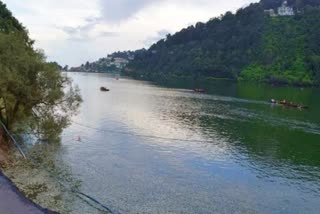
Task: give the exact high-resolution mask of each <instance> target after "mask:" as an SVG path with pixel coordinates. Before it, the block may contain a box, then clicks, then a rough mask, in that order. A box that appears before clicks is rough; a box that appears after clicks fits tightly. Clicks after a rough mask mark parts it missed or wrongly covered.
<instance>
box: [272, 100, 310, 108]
mask: <svg viewBox="0 0 320 214" xmlns="http://www.w3.org/2000/svg"><path fill="white" fill-rule="evenodd" d="M270 103H272V104H278V105H282V106H284V107H289V108H298V109H308V108H309V107H308V106H305V105H301V104H296V103H293V102H288V101H286V100H282V101H277V100H275V99H271V100H270Z"/></svg>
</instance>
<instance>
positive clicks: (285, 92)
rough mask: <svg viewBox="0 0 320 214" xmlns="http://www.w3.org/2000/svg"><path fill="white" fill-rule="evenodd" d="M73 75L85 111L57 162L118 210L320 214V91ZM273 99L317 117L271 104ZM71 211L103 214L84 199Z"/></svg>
mask: <svg viewBox="0 0 320 214" xmlns="http://www.w3.org/2000/svg"><path fill="white" fill-rule="evenodd" d="M68 75H70V76H71V77H72V78H73V79H74V82H75V83H76V84H78V85H79V86H80V89H81V93H82V97H83V100H84V103H83V104H82V107H81V111H80V114H79V115H78V116H77V117H75V118H73V124H72V125H71V126H70V127H69V128H68V129H66V130H65V131H64V133H63V135H62V143H61V145H60V146H59V148H58V149H56V150H54V152H53V154H54V156H53V157H52V158H50V159H51V160H52V161H53V162H54V165H55V166H60V167H58V168H59V170H62V172H63V173H62V175H63V177H65V178H66V179H67V181H69V183H71V184H72V185H75V186H77V188H79V189H80V190H81V191H83V192H86V193H88V194H90V195H92V196H95V197H96V198H97V199H99V200H100V201H102V202H103V203H104V204H106V205H108V206H109V207H110V208H112V209H113V210H116V211H119V212H121V213H318V210H319V209H320V145H319V142H320V108H319V106H320V100H319V94H320V92H319V90H316V89H297V88H273V87H269V86H257V85H251V84H247V83H239V84H235V83H233V82H230V81H213V80H211V81H202V82H201V81H199V82H197V83H193V82H191V81H188V80H186V79H185V80H167V81H166V82H165V83H166V84H162V83H160V84H151V83H148V82H141V81H135V80H129V79H121V80H119V81H117V80H116V79H114V78H110V77H108V76H107V75H105V74H77V73H72V74H68ZM101 86H106V87H108V88H110V89H111V91H110V92H108V93H103V92H100V90H99V88H100V87H101ZM195 86H197V87H201V88H205V89H206V91H207V92H208V94H197V93H194V92H193V91H192V89H193V88H194V87H195ZM271 98H274V99H284V98H286V99H288V100H292V101H294V102H301V103H304V104H306V105H308V106H310V109H309V110H307V111H299V110H296V109H285V108H282V107H276V106H271V105H270V104H269V103H268V102H267V101H268V100H269V99H271ZM179 139H181V140H179ZM40 150H45V151H46V149H40ZM48 164H49V163H48ZM63 169H64V170H63ZM68 179H70V180H68ZM77 181H81V183H78V182H77ZM66 204H67V205H68V208H69V210H71V211H72V212H71V213H95V212H97V213H99V212H98V211H96V210H92V209H91V210H88V209H89V208H88V207H87V205H86V204H84V203H82V202H81V201H78V200H69V202H67V203H66Z"/></svg>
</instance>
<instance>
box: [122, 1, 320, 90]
mask: <svg viewBox="0 0 320 214" xmlns="http://www.w3.org/2000/svg"><path fill="white" fill-rule="evenodd" d="M283 4H284V1H282V0H262V1H261V2H260V3H255V4H251V5H250V6H248V7H246V8H242V9H239V10H238V11H237V12H236V13H235V14H233V13H231V12H227V13H225V14H224V15H221V16H220V17H217V18H213V19H211V20H209V21H208V22H207V23H201V22H199V23H197V24H196V25H194V26H189V27H188V28H185V29H182V30H181V31H180V32H177V33H175V34H173V35H170V34H169V35H167V37H166V38H165V39H162V40H160V41H158V42H157V43H155V44H153V45H152V46H151V47H150V48H149V49H148V50H145V51H139V52H138V53H135V59H134V60H132V61H131V62H129V64H128V66H127V69H126V71H125V73H126V74H127V75H130V76H133V77H136V78H141V77H143V78H145V79H150V80H155V79H158V78H159V77H165V76H168V75H169V76H177V77H179V76H191V77H194V78H200V77H214V78H228V79H234V80H238V79H241V80H251V81H261V82H269V83H279V84H295V85H314V84H319V83H320V21H319V20H320V7H319V6H320V0H288V2H287V4H285V8H284V9H285V10H286V9H287V8H289V9H292V10H293V12H294V15H293V16H281V15H279V14H277V13H278V12H277V11H278V8H279V7H281V5H283ZM270 9H273V10H272V11H274V14H273V13H271V12H270ZM288 11H289V10H288Z"/></svg>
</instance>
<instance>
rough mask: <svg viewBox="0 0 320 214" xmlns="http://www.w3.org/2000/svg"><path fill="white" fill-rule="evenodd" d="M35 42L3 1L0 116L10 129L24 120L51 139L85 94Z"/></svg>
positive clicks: (27, 126)
mask: <svg viewBox="0 0 320 214" xmlns="http://www.w3.org/2000/svg"><path fill="white" fill-rule="evenodd" d="M33 43H34V42H33V41H32V40H31V39H30V38H29V36H28V32H27V30H26V29H25V28H24V27H23V26H22V25H21V24H20V23H19V21H18V20H17V19H15V18H14V17H13V16H12V14H11V12H10V11H9V10H8V9H7V8H6V5H5V4H3V3H2V2H1V1H0V120H1V122H2V123H4V124H5V125H6V126H7V128H9V129H10V130H14V129H17V124H21V123H23V127H24V128H26V129H28V130H29V131H34V132H35V133H36V134H38V135H39V136H40V137H42V138H46V139H50V138H54V137H55V136H57V135H58V134H59V132H60V131H61V130H62V128H63V127H65V126H66V125H67V123H68V118H69V116H70V115H71V114H73V112H74V111H75V110H76V109H77V107H78V106H79V104H80V102H81V98H80V96H79V93H78V90H77V89H76V88H73V87H72V84H71V80H70V79H68V78H67V77H66V76H63V75H62V74H61V72H60V71H59V68H58V66H57V64H56V63H47V62H46V58H45V56H44V54H43V53H42V51H39V50H35V49H34V48H33ZM0 133H2V132H1V130H0ZM2 137H3V136H0V138H2Z"/></svg>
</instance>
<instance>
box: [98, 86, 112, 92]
mask: <svg viewBox="0 0 320 214" xmlns="http://www.w3.org/2000/svg"><path fill="white" fill-rule="evenodd" d="M100 91H103V92H106V91H110V89H108V88H106V87H101V88H100Z"/></svg>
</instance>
